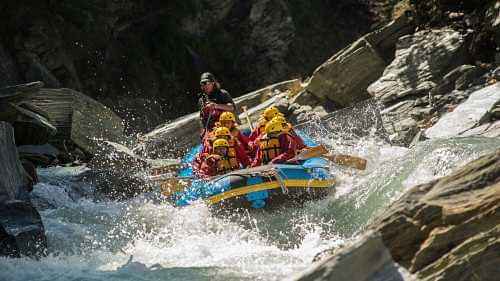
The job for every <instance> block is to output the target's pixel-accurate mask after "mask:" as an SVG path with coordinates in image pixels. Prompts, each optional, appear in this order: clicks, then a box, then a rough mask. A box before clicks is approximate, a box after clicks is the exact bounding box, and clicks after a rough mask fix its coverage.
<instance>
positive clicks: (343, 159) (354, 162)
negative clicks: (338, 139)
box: [323, 154, 367, 170]
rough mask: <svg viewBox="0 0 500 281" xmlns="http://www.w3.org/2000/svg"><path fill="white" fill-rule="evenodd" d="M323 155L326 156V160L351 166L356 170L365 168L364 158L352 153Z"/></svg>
mask: <svg viewBox="0 0 500 281" xmlns="http://www.w3.org/2000/svg"><path fill="white" fill-rule="evenodd" d="M323 157H325V158H327V159H328V160H330V161H332V162H334V163H335V164H339V165H342V166H347V167H351V168H355V169H358V170H365V169H366V163H367V161H366V159H363V158H361V157H356V156H352V155H346V154H333V155H332V154H330V155H324V156H323Z"/></svg>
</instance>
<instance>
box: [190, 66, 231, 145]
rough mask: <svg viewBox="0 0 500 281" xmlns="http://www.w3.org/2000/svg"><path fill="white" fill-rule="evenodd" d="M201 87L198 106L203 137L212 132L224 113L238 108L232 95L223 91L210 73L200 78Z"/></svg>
mask: <svg viewBox="0 0 500 281" xmlns="http://www.w3.org/2000/svg"><path fill="white" fill-rule="evenodd" d="M200 87H201V90H202V93H201V95H200V99H199V100H198V104H199V107H200V121H201V127H202V131H201V137H202V138H203V136H204V135H205V134H206V133H208V132H210V131H212V129H213V128H214V126H215V122H218V121H219V117H220V115H221V114H222V112H224V111H230V112H235V110H236V106H235V104H234V101H233V98H232V97H231V95H230V94H229V93H228V92H227V91H226V90H224V89H221V87H220V84H219V82H217V80H216V79H215V76H214V75H213V74H212V73H210V72H205V73H203V74H202V75H201V78H200Z"/></svg>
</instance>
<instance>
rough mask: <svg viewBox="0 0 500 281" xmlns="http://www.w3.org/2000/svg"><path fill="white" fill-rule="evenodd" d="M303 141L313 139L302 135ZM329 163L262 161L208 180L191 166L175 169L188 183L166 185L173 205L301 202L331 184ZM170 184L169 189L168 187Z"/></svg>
mask: <svg viewBox="0 0 500 281" xmlns="http://www.w3.org/2000/svg"><path fill="white" fill-rule="evenodd" d="M304 140H305V142H306V144H307V145H310V146H312V145H314V143H313V142H312V141H311V140H310V139H308V138H304ZM199 151H201V145H199V146H197V147H195V148H193V149H191V150H190V151H189V153H188V154H187V155H186V156H185V157H184V158H183V159H182V162H183V163H186V164H189V163H191V162H192V161H193V159H194V157H195V156H196V154H197V153H198V152H199ZM328 167H329V163H328V161H327V160H325V159H323V158H311V159H308V160H305V161H302V162H301V163H300V164H295V165H291V164H276V165H264V166H260V167H255V168H249V169H242V170H238V171H233V172H230V173H227V174H224V175H221V176H217V177H215V178H213V179H211V180H209V181H205V180H201V179H196V178H194V177H193V171H192V169H191V167H186V168H184V169H181V170H180V171H179V176H180V178H181V179H186V181H187V182H188V186H187V187H185V188H180V189H179V188H178V187H172V186H170V187H169V188H170V192H167V196H168V197H169V199H170V200H171V201H172V202H174V204H175V205H176V206H186V205H189V204H192V203H193V202H196V201H200V200H202V201H205V202H206V203H207V204H209V205H211V206H213V207H221V208H254V209H260V208H269V207H275V206H279V205H283V204H287V203H291V202H293V203H296V202H299V203H300V202H303V201H307V200H314V199H319V198H322V197H324V196H325V195H326V194H328V192H329V190H330V189H331V188H333V186H334V185H335V179H334V177H333V176H332V175H331V174H330V173H329V169H328ZM172 188H173V190H172Z"/></svg>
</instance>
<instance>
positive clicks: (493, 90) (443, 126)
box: [425, 83, 500, 138]
mask: <svg viewBox="0 0 500 281" xmlns="http://www.w3.org/2000/svg"><path fill="white" fill-rule="evenodd" d="M499 102H500V83H496V84H494V85H491V86H488V87H486V88H483V89H481V90H479V91H476V92H474V93H472V94H471V95H470V96H469V98H468V99H467V100H466V101H465V102H464V103H462V104H460V105H458V106H457V107H456V108H455V109H454V110H453V111H452V112H449V113H447V114H445V115H444V116H443V117H441V119H439V121H438V122H437V123H436V124H435V125H434V126H432V127H431V128H429V129H427V130H426V131H425V135H426V136H427V137H428V138H445V137H454V136H460V135H462V134H464V133H466V132H467V131H468V130H471V129H473V128H474V127H477V126H478V125H481V124H482V123H484V122H485V118H487V116H488V114H489V112H490V111H491V110H493V109H494V108H495V106H496V104H498V103H499ZM467 135H471V134H470V132H469V133H468V134H467Z"/></svg>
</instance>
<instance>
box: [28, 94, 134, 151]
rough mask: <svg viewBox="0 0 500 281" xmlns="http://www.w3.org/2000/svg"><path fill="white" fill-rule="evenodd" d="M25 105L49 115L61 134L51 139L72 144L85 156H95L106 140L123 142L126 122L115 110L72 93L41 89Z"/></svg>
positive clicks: (56, 142)
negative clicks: (28, 104) (33, 106)
mask: <svg viewBox="0 0 500 281" xmlns="http://www.w3.org/2000/svg"><path fill="white" fill-rule="evenodd" d="M25 101H27V102H29V103H31V104H33V105H35V106H37V107H39V108H41V109H42V110H44V111H45V112H47V113H48V115H49V117H50V120H51V122H52V124H54V126H55V127H56V128H57V130H58V132H57V134H56V135H55V136H54V138H52V139H51V142H52V143H53V144H55V145H56V146H57V145H60V144H61V143H63V142H67V141H68V140H71V142H72V143H74V144H75V145H76V146H78V147H79V148H81V149H82V150H83V151H84V152H86V153H88V154H91V155H95V154H96V153H97V152H99V143H100V142H101V141H103V140H109V141H113V142H118V143H120V142H123V141H124V140H125V137H124V126H123V121H122V120H121V118H120V117H118V116H117V115H116V114H115V113H114V112H113V111H112V110H111V109H109V108H107V107H106V106H104V105H103V104H101V103H99V102H97V101H95V100H93V99H92V98H90V97H88V96H86V95H84V94H82V93H80V92H77V91H74V90H71V89H46V88H43V89H40V90H39V91H37V92H35V93H32V94H31V95H29V97H27V98H25Z"/></svg>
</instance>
